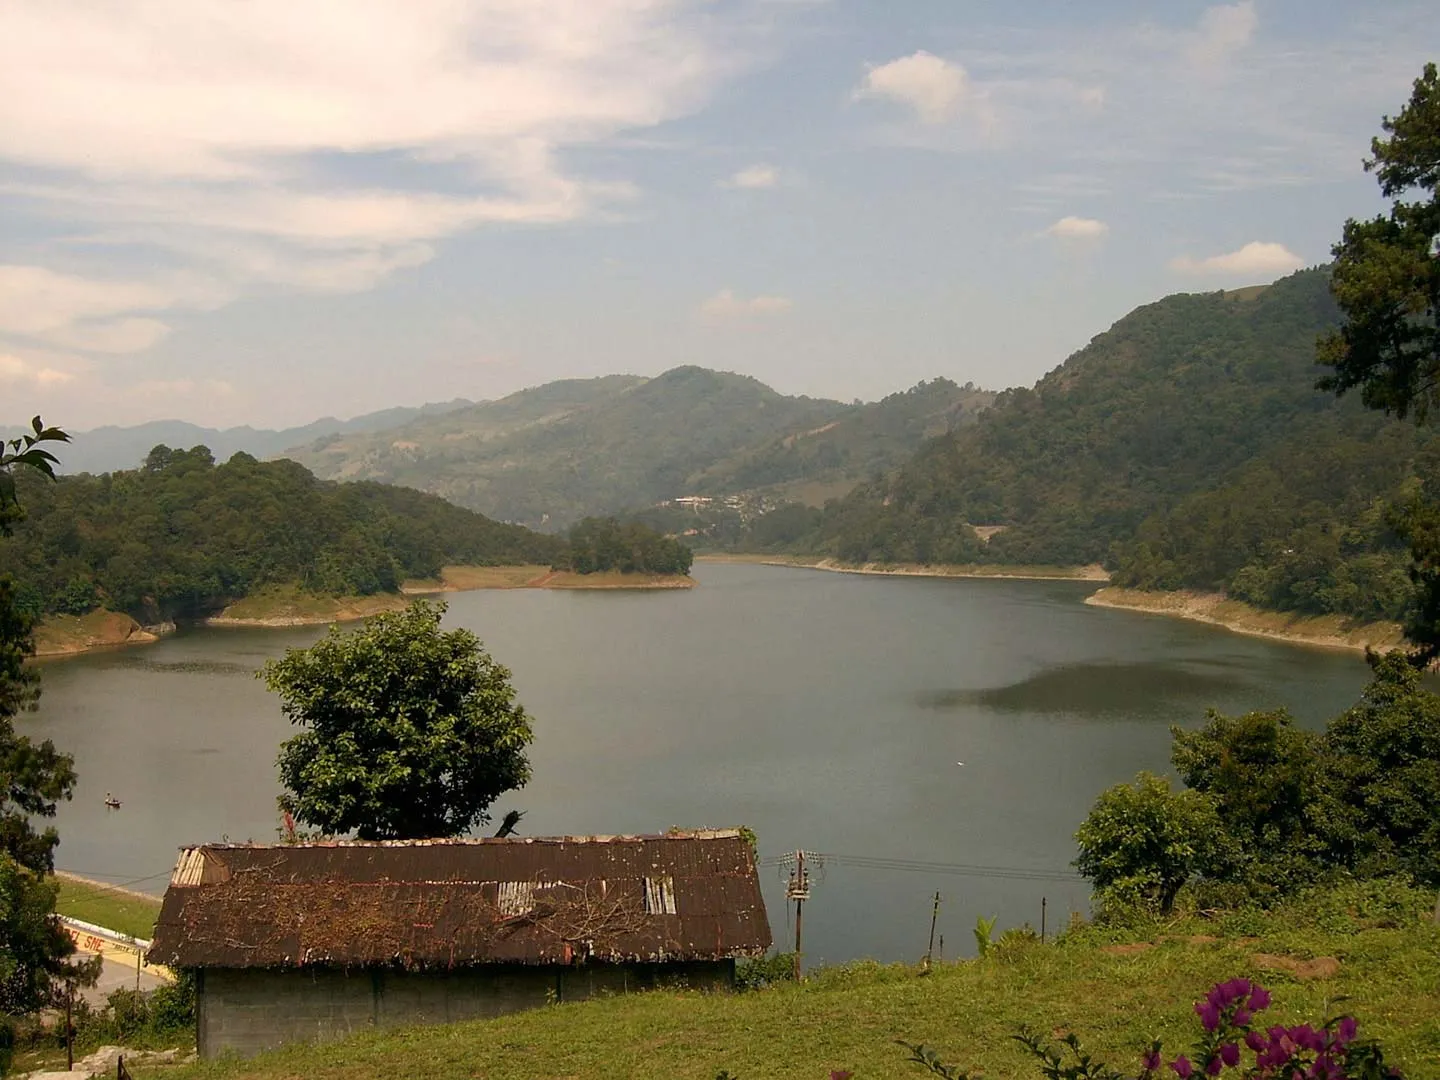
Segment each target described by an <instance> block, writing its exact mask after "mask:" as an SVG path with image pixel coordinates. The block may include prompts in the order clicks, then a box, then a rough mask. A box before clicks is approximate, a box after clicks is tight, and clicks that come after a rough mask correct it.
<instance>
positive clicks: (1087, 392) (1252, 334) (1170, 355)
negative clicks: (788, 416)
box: [809, 270, 1433, 615]
mask: <svg viewBox="0 0 1440 1080" xmlns="http://www.w3.org/2000/svg"><path fill="white" fill-rule="evenodd" d="M1337 322H1338V313H1337V311H1336V308H1335V306H1334V304H1333V302H1332V300H1331V298H1330V294H1329V289H1328V277H1327V273H1326V271H1324V270H1309V271H1302V272H1300V273H1297V274H1294V275H1292V276H1290V277H1288V278H1284V279H1282V280H1280V281H1278V282H1276V283H1275V284H1273V285H1271V286H1268V287H1263V288H1253V289H1244V290H1239V291H1236V292H1230V293H1208V294H1192V295H1178V296H1170V297H1167V298H1165V299H1163V300H1161V301H1159V302H1157V303H1154V304H1149V305H1147V306H1145V307H1142V308H1139V309H1137V310H1136V311H1134V312H1132V313H1131V314H1129V315H1127V316H1126V317H1125V318H1123V319H1121V320H1120V321H1119V322H1118V323H1116V324H1115V325H1114V326H1113V327H1112V328H1111V329H1110V330H1109V331H1107V332H1106V333H1104V334H1101V335H1100V336H1099V337H1097V338H1095V339H1094V341H1092V342H1091V343H1090V344H1089V345H1088V346H1086V347H1085V348H1084V349H1082V350H1081V351H1080V352H1078V353H1076V354H1075V355H1074V356H1072V357H1071V358H1070V359H1069V360H1067V361H1066V362H1065V363H1064V364H1063V365H1062V366H1061V367H1059V368H1057V369H1056V370H1054V371H1052V372H1051V373H1050V374H1048V375H1047V376H1045V377H1044V378H1043V379H1041V380H1040V382H1039V383H1038V384H1037V385H1036V386H1035V387H1034V388H1033V389H1020V390H1011V391H1007V392H1006V393H1005V394H1003V395H1001V396H1000V398H999V399H998V400H997V401H996V403H995V404H994V406H992V408H991V409H990V410H989V411H987V412H986V413H985V414H983V415H982V416H981V417H980V419H979V421H978V422H977V423H976V424H974V425H973V426H971V427H969V428H967V429H965V430H962V431H959V432H957V433H955V434H953V435H950V436H947V437H944V438H940V439H936V440H933V441H931V442H930V443H928V444H927V445H926V446H925V447H924V448H923V449H922V450H921V452H920V453H919V454H917V455H916V457H915V458H914V459H913V460H912V461H911V462H909V463H908V464H907V465H906V466H905V467H904V468H902V469H901V470H899V472H898V473H897V474H896V475H895V476H893V477H892V478H889V479H887V480H885V481H883V482H878V483H873V484H869V485H866V486H864V487H863V488H861V489H858V490H857V491H856V492H855V493H854V494H853V495H852V496H851V497H849V498H847V499H845V500H843V501H841V502H839V503H835V504H832V505H831V506H830V507H829V508H828V509H827V512H826V514H825V515H824V518H823V521H822V523H821V525H820V527H819V530H818V531H817V532H816V533H814V534H812V536H811V537H810V540H809V546H811V547H813V548H815V549H817V550H822V551H825V552H827V553H830V554H833V555H836V556H839V557H841V558H843V559H846V560H852V561H868V560H881V561H896V562H973V561H986V562H1011V563H1050V564H1084V563H1091V562H1104V563H1106V564H1107V565H1108V566H1110V567H1111V568H1112V569H1115V570H1116V571H1118V574H1117V576H1118V578H1119V580H1121V581H1122V582H1125V583H1132V584H1138V585H1144V586H1149V587H1163V588H1177V587H1199V588H1210V589H1215V588H1218V589H1227V590H1230V591H1231V592H1233V593H1235V594H1236V595H1241V596H1243V597H1244V598H1246V599H1251V600H1253V601H1255V602H1258V603H1262V604H1264V605H1265V606H1270V607H1277V608H1282V609H1298V610H1307V611H1332V610H1333V611H1342V612H1345V613H1349V614H1366V615H1378V614H1392V615H1393V614H1394V613H1395V608H1396V605H1397V604H1403V602H1404V596H1405V595H1407V594H1408V590H1407V589H1406V587H1405V579H1404V566H1405V559H1404V557H1403V553H1402V552H1401V551H1400V550H1399V547H1398V545H1397V544H1396V543H1395V541H1394V538H1393V537H1392V536H1390V534H1389V533H1388V531H1387V530H1386V528H1385V523H1384V514H1383V505H1384V503H1385V502H1386V501H1387V500H1389V499H1392V498H1395V497H1397V496H1398V495H1399V493H1400V492H1401V490H1402V488H1403V487H1404V485H1405V484H1407V483H1413V482H1414V480H1413V479H1412V478H1413V477H1414V476H1415V475H1416V474H1417V455H1419V454H1422V453H1430V451H1429V450H1427V449H1426V446H1427V437H1426V436H1425V435H1424V433H1417V432H1415V431H1413V430H1411V429H1410V428H1409V427H1407V426H1405V425H1400V424H1395V423H1390V422H1387V421H1385V420H1384V419H1383V418H1380V417H1376V416H1374V415H1371V414H1368V413H1367V412H1366V411H1365V410H1363V409H1362V408H1361V406H1360V403H1359V402H1358V401H1354V400H1350V399H1342V400H1340V401H1336V400H1335V399H1334V398H1333V397H1332V396H1331V395H1328V394H1324V393H1320V392H1318V391H1316V390H1315V389H1314V383H1315V379H1316V377H1317V375H1318V374H1319V371H1318V369H1317V367H1316V365H1315V341H1316V338H1317V337H1318V335H1319V334H1321V333H1322V332H1323V331H1325V330H1327V329H1329V328H1331V327H1333V326H1334V325H1336V323H1337ZM1430 441H1433V440H1430ZM977 525H998V526H1004V527H1005V528H1004V529H1003V531H1001V532H999V533H997V534H995V535H994V536H993V538H992V539H990V541H989V543H988V544H987V543H983V542H982V541H981V540H980V539H978V538H977V535H976V533H975V530H974V529H973V528H972V526H977Z"/></svg>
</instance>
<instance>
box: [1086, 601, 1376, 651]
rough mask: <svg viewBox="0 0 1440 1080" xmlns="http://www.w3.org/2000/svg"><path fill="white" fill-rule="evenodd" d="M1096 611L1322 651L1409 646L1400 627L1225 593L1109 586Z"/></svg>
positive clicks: (1091, 603) (1097, 604) (1091, 602)
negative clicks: (1274, 606)
mask: <svg viewBox="0 0 1440 1080" xmlns="http://www.w3.org/2000/svg"><path fill="white" fill-rule="evenodd" d="M1085 603H1087V604H1089V605H1091V606H1092V607H1104V608H1116V609H1118V610H1121V611H1135V612H1139V613H1141V614H1145V615H1168V616H1169V617H1170V618H1172V619H1188V620H1190V621H1191V622H1202V623H1208V624H1209V625H1211V626H1219V627H1222V628H1224V629H1226V630H1229V631H1231V632H1233V633H1236V634H1246V635H1248V636H1250V637H1261V638H1269V639H1270V640H1272V641H1281V642H1285V643H1286V644H1290V645H1308V646H1311V647H1312V648H1321V649H1344V650H1346V651H1348V652H1356V653H1364V652H1365V651H1366V650H1367V649H1373V650H1374V651H1376V652H1389V651H1390V650H1391V649H1395V648H1399V647H1400V646H1401V645H1403V644H1404V633H1403V631H1402V630H1401V628H1400V624H1399V623H1393V622H1372V623H1354V622H1350V621H1348V620H1346V619H1344V618H1342V617H1341V616H1339V615H1296V614H1293V613H1289V612H1283V611H1265V610H1263V609H1261V608H1257V607H1252V606H1251V605H1250V604H1247V603H1244V602H1243V601H1241V600H1232V599H1230V598H1228V597H1226V596H1225V595H1224V594H1222V593H1204V592H1195V591H1190V590H1185V591H1179V592H1150V591H1147V590H1144V589H1127V588H1122V587H1120V586H1118V585H1110V586H1106V587H1105V588H1103V589H1100V590H1099V591H1098V592H1095V593H1094V594H1092V595H1090V596H1087V597H1086V598H1085Z"/></svg>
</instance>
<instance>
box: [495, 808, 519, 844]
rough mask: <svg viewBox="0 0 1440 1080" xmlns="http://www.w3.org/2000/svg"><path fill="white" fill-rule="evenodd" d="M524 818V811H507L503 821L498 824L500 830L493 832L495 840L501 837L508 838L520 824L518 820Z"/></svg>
mask: <svg viewBox="0 0 1440 1080" xmlns="http://www.w3.org/2000/svg"><path fill="white" fill-rule="evenodd" d="M524 816H525V811H524V810H511V811H509V812H508V813H507V814H506V815H505V818H504V820H502V821H501V822H500V828H498V829H496V830H495V836H496V838H497V839H498V838H499V837H502V836H509V835H510V834H511V833H513V832H514V831H515V826H516V825H519V824H520V819H521V818H522V817H524Z"/></svg>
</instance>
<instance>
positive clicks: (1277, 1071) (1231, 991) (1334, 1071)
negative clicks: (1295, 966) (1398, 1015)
mask: <svg viewBox="0 0 1440 1080" xmlns="http://www.w3.org/2000/svg"><path fill="white" fill-rule="evenodd" d="M1269 1005H1270V991H1268V990H1266V989H1265V988H1264V987H1263V986H1260V985H1259V984H1258V983H1253V982H1251V981H1250V980H1249V979H1231V980H1230V981H1229V982H1223V983H1218V984H1217V985H1215V986H1213V987H1212V988H1211V989H1210V992H1209V993H1208V994H1206V995H1205V999H1204V1000H1203V1001H1197V1002H1196V1003H1195V1015H1196V1016H1198V1017H1199V1018H1200V1026H1201V1027H1202V1028H1203V1029H1204V1032H1203V1034H1202V1035H1201V1037H1200V1039H1199V1041H1198V1042H1196V1044H1195V1048H1194V1054H1193V1057H1192V1056H1190V1055H1186V1054H1181V1055H1179V1056H1178V1057H1176V1058H1175V1059H1174V1060H1173V1061H1171V1062H1170V1063H1169V1068H1170V1069H1171V1070H1172V1071H1173V1072H1174V1073H1175V1076H1176V1077H1178V1078H1179V1080H1190V1078H1191V1077H1194V1076H1198V1075H1199V1074H1202V1073H1203V1074H1204V1075H1205V1076H1219V1075H1220V1074H1221V1073H1222V1072H1224V1071H1225V1070H1226V1069H1238V1070H1240V1071H1239V1073H1238V1075H1239V1076H1242V1077H1246V1078H1251V1077H1253V1078H1256V1080H1270V1078H1274V1080H1385V1078H1398V1077H1399V1076H1400V1070H1398V1069H1394V1068H1387V1067H1386V1065H1385V1060H1384V1053H1383V1051H1382V1050H1381V1049H1380V1045H1379V1044H1378V1043H1376V1042H1374V1041H1373V1040H1361V1039H1360V1038H1358V1034H1359V1025H1358V1024H1357V1023H1356V1021H1355V1018H1354V1017H1353V1016H1340V1017H1336V1018H1335V1019H1333V1020H1328V1021H1326V1022H1325V1024H1324V1025H1323V1026H1321V1027H1318V1028H1317V1027H1313V1026H1312V1025H1310V1024H1294V1025H1291V1026H1289V1027H1287V1026H1285V1025H1283V1024H1275V1025H1272V1026H1270V1027H1261V1026H1259V1025H1257V1024H1256V1023H1255V1015H1256V1014H1257V1013H1259V1012H1261V1011H1263V1010H1264V1009H1266V1008H1268V1007H1269ZM1246 1051H1249V1053H1250V1055H1251V1061H1250V1062H1249V1063H1248V1064H1245V1065H1243V1066H1242V1064H1241V1063H1242V1061H1243V1059H1244V1058H1245V1056H1246ZM1161 1061H1162V1056H1161V1048H1160V1043H1159V1042H1158V1041H1156V1042H1155V1043H1154V1044H1153V1045H1152V1046H1151V1048H1150V1049H1149V1050H1148V1051H1147V1052H1146V1053H1145V1054H1144V1056H1143V1057H1142V1058H1141V1067H1142V1072H1141V1074H1140V1076H1141V1080H1152V1078H1154V1077H1156V1075H1157V1074H1159V1073H1161Z"/></svg>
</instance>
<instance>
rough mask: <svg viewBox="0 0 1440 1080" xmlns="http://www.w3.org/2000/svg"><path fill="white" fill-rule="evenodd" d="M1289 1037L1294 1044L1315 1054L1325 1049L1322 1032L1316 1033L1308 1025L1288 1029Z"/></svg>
mask: <svg viewBox="0 0 1440 1080" xmlns="http://www.w3.org/2000/svg"><path fill="white" fill-rule="evenodd" d="M1290 1037H1291V1038H1292V1039H1294V1040H1295V1042H1296V1044H1297V1045H1299V1046H1302V1047H1304V1048H1305V1049H1306V1050H1314V1051H1316V1052H1317V1053H1318V1052H1319V1051H1321V1050H1323V1049H1325V1036H1324V1034H1323V1033H1322V1032H1319V1031H1316V1030H1315V1029H1314V1028H1313V1027H1311V1026H1310V1025H1309V1024H1301V1025H1300V1026H1299V1027H1293V1028H1291V1029H1290Z"/></svg>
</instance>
